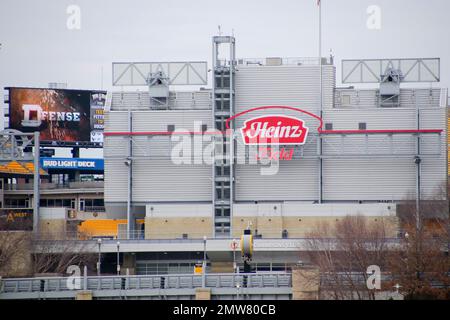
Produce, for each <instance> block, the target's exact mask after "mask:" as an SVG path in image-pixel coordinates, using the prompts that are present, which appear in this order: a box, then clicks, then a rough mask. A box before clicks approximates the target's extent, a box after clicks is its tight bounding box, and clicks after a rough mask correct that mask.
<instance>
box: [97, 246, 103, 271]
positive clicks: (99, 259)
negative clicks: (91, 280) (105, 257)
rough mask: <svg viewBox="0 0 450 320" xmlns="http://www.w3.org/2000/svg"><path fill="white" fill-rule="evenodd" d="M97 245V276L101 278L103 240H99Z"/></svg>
mask: <svg viewBox="0 0 450 320" xmlns="http://www.w3.org/2000/svg"><path fill="white" fill-rule="evenodd" d="M97 244H98V261H97V276H100V267H101V264H102V251H101V246H102V239H97Z"/></svg>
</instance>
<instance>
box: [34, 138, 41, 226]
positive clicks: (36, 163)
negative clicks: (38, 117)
mask: <svg viewBox="0 0 450 320" xmlns="http://www.w3.org/2000/svg"><path fill="white" fill-rule="evenodd" d="M39 149H40V143H39V131H35V132H34V177H33V231H34V232H35V233H39V202H40V194H39V177H40V174H39V162H40V159H39V156H40V150H39Z"/></svg>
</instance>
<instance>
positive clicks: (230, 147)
mask: <svg viewBox="0 0 450 320" xmlns="http://www.w3.org/2000/svg"><path fill="white" fill-rule="evenodd" d="M212 45H213V59H212V63H213V68H212V70H213V92H212V96H213V123H214V126H215V128H216V130H219V131H222V132H225V131H226V129H227V128H226V120H227V119H228V118H230V117H231V116H233V114H234V73H235V65H236V63H235V39H234V37H232V36H215V37H213V41H212ZM227 47H229V52H228V54H225V56H226V57H227V58H225V59H223V58H222V59H221V58H219V49H220V48H222V49H224V48H225V49H227ZM233 125H234V124H233V123H230V127H231V129H233ZM231 132H232V131H231ZM214 150H215V151H214V165H213V206H214V230H213V231H214V236H215V237H229V236H230V235H231V227H232V225H231V224H232V219H231V217H232V216H233V214H232V208H233V199H234V191H233V189H234V187H233V184H234V166H233V163H234V161H233V159H234V137H233V135H232V134H230V135H228V134H224V135H218V136H216V137H215V149H214Z"/></svg>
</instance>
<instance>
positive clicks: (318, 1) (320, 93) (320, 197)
mask: <svg viewBox="0 0 450 320" xmlns="http://www.w3.org/2000/svg"><path fill="white" fill-rule="evenodd" d="M317 4H318V6H319V82H320V83H319V91H320V92H319V111H320V112H319V114H320V118H322V117H323V106H322V1H321V0H317ZM317 141H318V147H319V181H318V182H319V201H318V202H319V203H322V192H323V188H322V183H323V181H322V170H323V168H322V167H323V163H322V138H321V137H320V134H319V136H318V139H317Z"/></svg>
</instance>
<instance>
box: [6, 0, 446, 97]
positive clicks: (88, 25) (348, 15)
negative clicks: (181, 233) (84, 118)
mask: <svg viewBox="0 0 450 320" xmlns="http://www.w3.org/2000/svg"><path fill="white" fill-rule="evenodd" d="M70 5H77V6H79V8H80V10H81V11H80V13H81V16H80V18H81V19H80V21H81V24H80V29H79V30H78V29H76V30H69V29H68V28H67V19H68V18H69V14H68V13H67V8H68V6H70ZM370 5H377V6H379V8H380V9H381V28H380V29H379V30H371V29H368V28H367V25H366V22H367V19H368V18H369V14H368V13H367V12H366V11H367V8H368V7H369V6H370ZM317 17H318V9H317V4H316V0H277V1H274V0H271V1H267V0H228V1H216V0H195V1H194V0H191V1H188V0H165V1H161V0H158V1H156V0H128V1H118V0H80V1H77V0H71V1H66V0H39V1H37V0H1V2H0V43H2V47H1V49H0V87H5V86H47V85H48V83H49V82H65V83H68V87H69V88H79V89H100V88H102V81H101V79H102V76H101V74H102V72H101V70H102V67H103V70H104V72H103V79H104V80H103V88H104V89H110V88H111V62H112V61H132V60H134V61H171V60H178V61H183V60H207V61H208V64H209V65H210V61H211V36H213V35H215V34H217V26H218V25H221V29H222V32H223V33H224V34H229V33H231V31H232V30H234V35H235V37H236V51H237V56H238V57H244V58H256V57H267V56H280V57H311V56H317V42H318V40H317ZM322 18H323V24H322V26H323V33H322V35H323V53H324V55H328V53H329V49H330V48H332V50H333V53H334V55H335V57H336V61H337V62H336V65H337V69H338V79H339V77H340V73H339V69H340V60H341V59H349V58H400V57H412V58H415V57H440V58H441V83H440V84H437V85H435V86H443V87H449V86H450V72H449V69H450V61H449V60H450V41H449V31H450V1H448V0H322ZM338 84H339V82H338ZM426 86H427V87H428V86H429V84H426Z"/></svg>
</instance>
